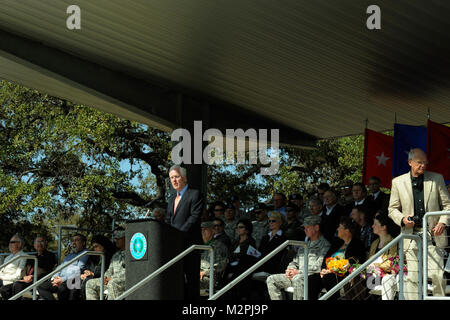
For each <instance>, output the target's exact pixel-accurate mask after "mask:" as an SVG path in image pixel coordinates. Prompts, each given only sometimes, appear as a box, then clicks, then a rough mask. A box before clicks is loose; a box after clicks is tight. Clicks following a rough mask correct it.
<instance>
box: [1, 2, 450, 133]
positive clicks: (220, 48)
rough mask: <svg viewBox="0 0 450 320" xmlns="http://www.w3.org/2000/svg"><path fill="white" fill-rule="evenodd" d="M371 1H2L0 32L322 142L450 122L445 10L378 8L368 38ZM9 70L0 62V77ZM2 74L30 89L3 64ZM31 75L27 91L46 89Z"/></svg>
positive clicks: (78, 95)
mask: <svg viewBox="0 0 450 320" xmlns="http://www.w3.org/2000/svg"><path fill="white" fill-rule="evenodd" d="M71 4H77V5H79V6H80V8H81V15H82V29H81V30H79V31H70V30H68V29H67V28H66V18H67V16H68V15H67V14H66V8H67V7H68V6H69V5H71ZM370 4H372V3H371V1H364V0H363V1H355V0H345V1H344V0H341V1H329V0H327V1H325V0H316V1H311V0H302V1H300V0H284V1H275V0H259V1H244V0H189V1H183V0H165V1H144V0H140V1H138V0H133V1H126V2H124V1H120V0H97V1H87V0H78V1H72V0H57V1H56V0H39V1H35V0H19V1H14V0H0V7H1V11H0V29H5V30H8V31H11V32H13V33H16V34H20V35H22V36H23V37H26V38H30V39H33V40H39V41H40V42H42V43H44V44H46V45H48V46H50V47H54V48H58V49H60V50H64V51H66V52H69V53H71V54H74V55H76V56H79V57H82V58H85V59H87V60H90V61H94V62H96V63H98V64H101V65H104V66H106V67H108V68H110V69H113V70H118V71H122V72H125V73H127V74H130V75H133V76H135V77H138V78H141V79H145V80H148V81H150V82H156V83H158V84H160V85H162V86H170V85H173V84H175V85H178V86H181V87H184V88H189V89H193V90H195V91H198V92H202V93H205V94H207V95H209V96H212V97H215V98H219V99H222V100H225V101H228V102H230V103H233V104H236V105H238V106H241V107H242V108H245V109H248V110H252V111H254V112H257V113H259V114H262V115H264V116H267V117H269V118H271V119H274V120H276V121H278V122H280V123H282V124H285V125H287V126H290V127H292V128H296V129H299V130H301V131H304V132H307V133H309V134H311V135H314V136H317V137H320V138H328V137H335V136H344V135H351V134H358V133H361V132H362V131H363V128H364V125H365V122H364V121H365V119H368V120H369V128H371V129H373V130H387V129H392V127H393V123H394V114H396V115H397V120H398V122H400V123H407V124H424V123H425V122H426V114H427V108H430V110H431V116H432V119H433V120H435V121H437V122H441V123H442V122H450V107H449V105H450V99H449V97H450V91H449V89H448V80H447V79H448V74H449V73H448V72H447V70H448V65H447V56H448V48H447V47H446V46H447V45H448V44H446V43H450V42H449V41H447V40H449V39H448V34H449V33H448V26H449V24H448V23H447V17H448V16H449V15H448V14H446V13H449V12H450V10H449V5H448V4H447V3H445V1H427V2H426V3H425V2H424V1H377V4H378V5H379V6H380V7H381V9H382V30H379V31H369V30H367V28H366V24H365V22H366V18H367V14H366V12H365V10H366V8H367V7H368V6H369V5H370ZM430 48H431V49H430ZM435 49H436V50H435ZM438 49H439V50H438ZM0 61H1V60H0ZM6 64H7V63H6V60H5V61H4V63H3V64H1V63H0V66H3V67H2V70H7V67H6ZM0 76H1V77H5V78H8V79H10V80H16V81H21V82H22V83H23V81H24V80H26V76H25V75H24V74H19V73H17V74H14V70H11V65H10V66H9V71H8V73H6V72H5V71H0ZM28 76H29V75H28ZM35 76H36V78H35V81H33V80H32V79H29V78H28V84H29V85H30V86H35V87H37V88H39V89H42V90H45V89H46V83H45V82H42V81H41V80H42V79H39V80H38V78H39V77H38V75H35ZM87 76H88V75H87ZM21 79H22V80H21ZM28 84H27V85H28ZM52 85H53V87H51V90H52V91H53V92H50V93H52V94H55V95H58V96H61V95H62V94H64V95H67V98H71V99H73V101H76V102H83V103H85V104H91V105H93V106H95V104H97V103H99V104H100V102H99V101H97V102H96V101H95V99H90V98H89V97H88V95H87V94H84V93H83V92H82V91H81V90H79V91H73V92H71V93H69V92H70V88H68V87H64V88H63V87H61V89H58V84H57V83H54V84H52ZM48 86H50V83H49V84H48ZM47 90H49V89H47ZM58 90H60V93H59V94H57V93H56V92H55V91H58ZM84 95H86V97H85V96H84ZM103 109H105V107H104V108H103ZM106 109H107V108H106ZM115 112H119V111H118V110H116V111H115ZM119 113H120V112H119ZM212 114H213V115H214V112H213V113H212Z"/></svg>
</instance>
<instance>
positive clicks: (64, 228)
mask: <svg viewBox="0 0 450 320" xmlns="http://www.w3.org/2000/svg"><path fill="white" fill-rule="evenodd" d="M63 230H76V231H87V232H91V233H94V232H97V233H112V232H113V231H111V230H93V229H86V228H78V227H74V226H59V228H58V251H57V254H56V258H57V261H58V264H59V263H61V251H62V231H63Z"/></svg>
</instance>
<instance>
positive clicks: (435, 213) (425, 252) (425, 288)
mask: <svg viewBox="0 0 450 320" xmlns="http://www.w3.org/2000/svg"><path fill="white" fill-rule="evenodd" d="M442 215H450V211H448V210H447V211H433V212H427V213H425V215H424V216H423V221H422V230H423V233H422V237H423V238H422V241H423V246H422V250H423V254H422V256H423V275H422V276H423V279H422V295H423V299H424V300H450V297H433V296H428V281H427V280H428V245H427V234H428V228H427V226H428V224H427V218H428V217H430V216H442ZM449 259H450V258H449Z"/></svg>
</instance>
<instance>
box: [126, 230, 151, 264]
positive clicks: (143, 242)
mask: <svg viewBox="0 0 450 320" xmlns="http://www.w3.org/2000/svg"><path fill="white" fill-rule="evenodd" d="M146 252H147V239H145V236H144V235H143V234H142V233H140V232H137V233H135V234H134V235H133V236H132V237H131V241H130V253H131V256H132V257H133V258H134V259H136V260H139V259H142V257H143V256H144V255H145V253H146Z"/></svg>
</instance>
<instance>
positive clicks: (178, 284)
mask: <svg viewBox="0 0 450 320" xmlns="http://www.w3.org/2000/svg"><path fill="white" fill-rule="evenodd" d="M125 243H126V255H125V259H126V260H125V265H126V267H125V273H126V284H125V288H126V290H128V289H129V288H131V287H132V286H133V285H135V284H136V283H138V282H139V281H141V280H142V279H144V278H145V277H147V276H148V275H150V274H151V273H153V272H154V271H155V270H157V269H158V268H160V267H161V266H163V265H164V264H165V263H167V262H168V261H170V260H172V259H173V258H174V257H176V256H177V255H178V254H180V253H181V252H182V251H183V250H184V249H185V247H184V240H183V235H182V232H180V231H179V230H177V229H175V228H174V227H172V226H170V225H168V224H165V223H163V222H160V221H157V220H155V219H153V218H150V219H139V220H128V221H127V222H126V225H125ZM183 298H184V274H183V259H181V260H180V261H178V262H177V263H175V264H174V265H172V266H171V267H170V268H168V269H166V270H164V271H163V272H162V273H160V274H159V275H158V276H156V277H155V278H153V279H152V280H150V281H149V282H147V283H146V284H145V285H144V286H142V287H141V288H139V289H138V290H136V291H135V292H133V293H132V294H131V295H130V296H128V297H127V298H126V299H127V300H182V299H183Z"/></svg>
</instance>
